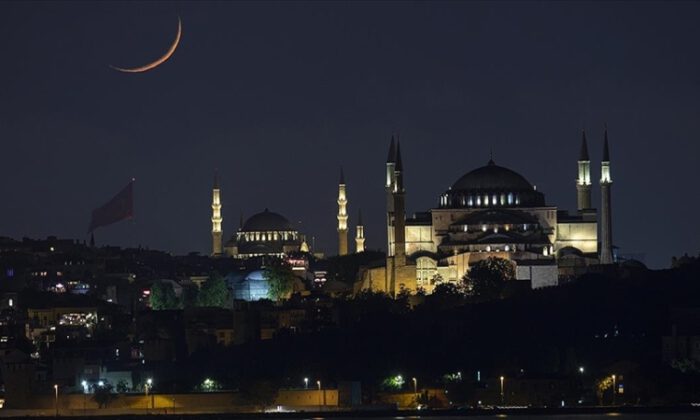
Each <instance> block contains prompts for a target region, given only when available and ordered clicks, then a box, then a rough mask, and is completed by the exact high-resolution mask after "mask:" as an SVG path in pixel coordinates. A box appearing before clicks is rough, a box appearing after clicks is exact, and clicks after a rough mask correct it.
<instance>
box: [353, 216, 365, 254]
mask: <svg viewBox="0 0 700 420" xmlns="http://www.w3.org/2000/svg"><path fill="white" fill-rule="evenodd" d="M355 229H356V231H355V252H357V253H360V252H364V250H365V227H364V225H363V224H362V210H359V211H358V214H357V227H356V228H355Z"/></svg>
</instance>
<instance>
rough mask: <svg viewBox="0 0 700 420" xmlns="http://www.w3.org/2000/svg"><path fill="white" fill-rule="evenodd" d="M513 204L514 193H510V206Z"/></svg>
mask: <svg viewBox="0 0 700 420" xmlns="http://www.w3.org/2000/svg"><path fill="white" fill-rule="evenodd" d="M512 204H513V193H508V205H512Z"/></svg>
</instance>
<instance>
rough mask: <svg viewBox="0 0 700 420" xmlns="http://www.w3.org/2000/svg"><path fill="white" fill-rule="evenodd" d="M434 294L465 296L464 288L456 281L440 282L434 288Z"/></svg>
mask: <svg viewBox="0 0 700 420" xmlns="http://www.w3.org/2000/svg"><path fill="white" fill-rule="evenodd" d="M433 296H436V297H437V296H443V297H448V296H449V297H462V296H464V288H463V287H461V285H459V284H457V283H454V282H444V283H440V284H438V285H437V286H435V288H434V289H433Z"/></svg>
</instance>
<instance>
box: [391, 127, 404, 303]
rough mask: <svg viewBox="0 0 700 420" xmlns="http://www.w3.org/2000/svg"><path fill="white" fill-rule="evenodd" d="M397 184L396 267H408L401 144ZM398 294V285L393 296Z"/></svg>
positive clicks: (393, 290)
mask: <svg viewBox="0 0 700 420" xmlns="http://www.w3.org/2000/svg"><path fill="white" fill-rule="evenodd" d="M395 172H396V183H395V184H394V194H393V195H394V267H395V268H400V267H403V266H405V265H406V190H405V189H404V186H403V160H402V158H401V143H400V142H399V141H397V142H396V170H395ZM395 293H396V284H394V285H392V290H391V294H392V295H393V294H395Z"/></svg>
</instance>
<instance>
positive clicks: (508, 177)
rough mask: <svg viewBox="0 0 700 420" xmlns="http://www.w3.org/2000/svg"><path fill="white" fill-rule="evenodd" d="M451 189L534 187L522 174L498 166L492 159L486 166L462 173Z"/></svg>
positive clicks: (520, 188) (520, 189) (525, 188)
mask: <svg viewBox="0 0 700 420" xmlns="http://www.w3.org/2000/svg"><path fill="white" fill-rule="evenodd" d="M452 189H453V190H484V191H489V190H502V191H531V190H533V189H534V188H533V186H532V184H530V183H529V182H528V180H527V179H525V177H524V176H522V175H520V174H519V173H517V172H515V171H513V170H511V169H508V168H504V167H503V166H498V165H496V163H495V162H494V161H493V160H490V161H489V163H488V164H487V165H486V166H482V167H481V168H477V169H474V170H473V171H470V172H467V173H466V174H464V175H462V177H461V178H459V179H458V180H457V181H456V182H455V183H454V184H453V185H452Z"/></svg>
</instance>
